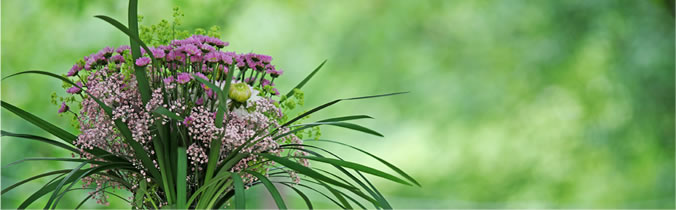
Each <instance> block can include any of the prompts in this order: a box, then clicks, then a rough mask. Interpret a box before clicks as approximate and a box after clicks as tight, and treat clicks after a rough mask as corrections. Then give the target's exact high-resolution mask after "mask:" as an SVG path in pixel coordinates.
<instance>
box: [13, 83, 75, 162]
mask: <svg viewBox="0 0 676 210" xmlns="http://www.w3.org/2000/svg"><path fill="white" fill-rule="evenodd" d="M20 73H21V72H20ZM18 74H19V73H17V74H13V75H10V76H8V77H5V79H6V78H9V77H12V76H15V75H18ZM57 76H58V75H57ZM1 103H2V107H3V108H5V109H7V110H8V111H10V112H12V113H14V114H16V115H17V116H19V117H21V118H23V119H24V120H26V121H28V122H30V123H31V124H33V125H36V126H38V127H39V128H41V129H42V130H45V131H47V132H48V133H50V134H52V135H54V136H56V137H58V138H60V139H63V140H64V141H66V143H68V144H70V145H72V144H73V141H75V139H77V136H75V135H73V134H71V133H69V132H68V131H66V130H63V129H61V128H59V127H56V126H55V125H53V124H51V123H49V122H47V121H45V120H43V119H40V118H39V117H37V116H35V115H33V114H31V113H29V112H26V111H24V110H22V109H20V108H18V107H16V106H14V105H11V104H9V103H7V102H5V101H1ZM3 135H5V134H4V132H3ZM78 153H79V152H78Z"/></svg>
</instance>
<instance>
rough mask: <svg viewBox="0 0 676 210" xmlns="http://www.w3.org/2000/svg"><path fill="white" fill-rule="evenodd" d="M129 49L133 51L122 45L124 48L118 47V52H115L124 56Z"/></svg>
mask: <svg viewBox="0 0 676 210" xmlns="http://www.w3.org/2000/svg"><path fill="white" fill-rule="evenodd" d="M129 49H131V48H130V47H129V46H127V45H122V46H120V47H118V48H117V50H115V52H117V53H119V54H123V53H124V51H125V50H129Z"/></svg>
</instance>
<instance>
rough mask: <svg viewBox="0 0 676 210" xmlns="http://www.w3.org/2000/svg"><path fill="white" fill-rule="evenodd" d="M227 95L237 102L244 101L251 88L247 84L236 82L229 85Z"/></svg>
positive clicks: (248, 95) (249, 95)
mask: <svg viewBox="0 0 676 210" xmlns="http://www.w3.org/2000/svg"><path fill="white" fill-rule="evenodd" d="M228 96H229V97H230V98H231V99H232V100H235V101H237V102H240V103H244V102H246V100H248V99H249V97H251V90H250V89H249V86H248V85H246V84H244V83H237V84H232V85H230V90H229V92H228Z"/></svg>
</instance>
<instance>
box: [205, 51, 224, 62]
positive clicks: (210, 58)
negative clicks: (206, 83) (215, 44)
mask: <svg viewBox="0 0 676 210" xmlns="http://www.w3.org/2000/svg"><path fill="white" fill-rule="evenodd" d="M204 60H206V61H207V62H209V63H218V62H219V61H220V60H221V54H220V53H218V52H217V51H214V52H209V53H207V54H206V55H204Z"/></svg>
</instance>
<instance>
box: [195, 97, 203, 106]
mask: <svg viewBox="0 0 676 210" xmlns="http://www.w3.org/2000/svg"><path fill="white" fill-rule="evenodd" d="M202 104H204V98H203V97H200V98H198V99H197V101H195V105H202Z"/></svg>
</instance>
